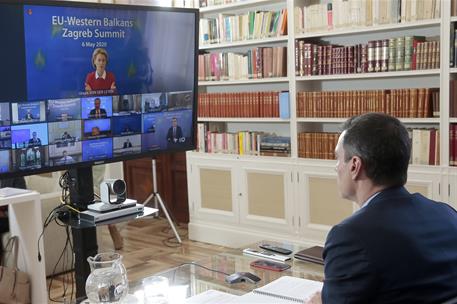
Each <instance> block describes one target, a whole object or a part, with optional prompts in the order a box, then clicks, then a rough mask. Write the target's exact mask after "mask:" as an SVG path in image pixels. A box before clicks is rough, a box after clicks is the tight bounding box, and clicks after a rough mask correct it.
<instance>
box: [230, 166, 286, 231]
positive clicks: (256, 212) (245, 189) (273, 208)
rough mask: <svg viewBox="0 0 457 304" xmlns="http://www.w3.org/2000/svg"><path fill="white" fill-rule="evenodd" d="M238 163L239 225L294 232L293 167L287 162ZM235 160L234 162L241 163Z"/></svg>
mask: <svg viewBox="0 0 457 304" xmlns="http://www.w3.org/2000/svg"><path fill="white" fill-rule="evenodd" d="M238 164H239V172H240V175H239V190H240V192H239V197H240V224H241V225H243V226H246V227H255V228H262V229H268V230H272V231H275V232H284V233H290V232H292V231H293V227H292V224H293V222H292V218H293V216H294V213H295V212H294V211H295V210H294V205H293V204H291V202H293V201H294V199H293V198H294V192H293V186H294V185H293V182H294V181H293V173H292V168H293V167H292V166H291V165H290V164H289V163H288V162H286V163H281V162H268V161H266V160H264V161H263V162H255V163H253V162H246V161H241V162H238ZM238 164H237V163H234V165H238Z"/></svg>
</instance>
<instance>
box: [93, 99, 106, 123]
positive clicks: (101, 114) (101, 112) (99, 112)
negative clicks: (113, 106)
mask: <svg viewBox="0 0 457 304" xmlns="http://www.w3.org/2000/svg"><path fill="white" fill-rule="evenodd" d="M100 105H101V100H100V98H98V97H97V98H95V99H94V108H93V109H92V110H90V112H89V118H106V110H105V109H103V108H100Z"/></svg>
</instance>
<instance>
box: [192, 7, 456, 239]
mask: <svg viewBox="0 0 457 304" xmlns="http://www.w3.org/2000/svg"><path fill="white" fill-rule="evenodd" d="M206 1H207V2H206ZM206 1H205V3H204V5H207V7H205V8H201V9H200V11H201V13H202V15H203V18H204V21H202V22H203V23H204V24H205V25H204V26H203V28H204V31H203V32H202V33H203V36H202V37H200V42H201V44H200V50H201V54H200V57H199V101H198V102H199V114H198V116H199V119H198V149H197V151H196V152H189V153H188V159H189V164H190V166H197V167H199V166H200V165H201V166H202V168H206V169H208V168H212V166H213V167H214V170H215V171H214V172H213V171H211V170H210V171H208V172H209V173H208V172H206V171H204V170H203V171H204V172H203V171H202V174H203V173H204V174H210V176H212V175H211V174H213V173H214V174H215V172H219V171H218V170H219V169H220V168H222V169H221V170H222V171H221V172H225V173H221V172H219V173H220V174H221V175H220V176H219V177H221V178H222V177H224V178H227V176H226V175H225V174H226V172H231V174H233V176H232V182H233V183H235V181H237V180H240V181H241V182H245V181H246V180H247V177H246V176H245V175H243V174H241V173H240V172H242V171H243V170H241V169H242V168H244V166H248V167H249V168H251V169H252V170H254V171H255V170H257V169H255V168H259V170H266V171H268V170H269V169H271V171H272V172H276V171H277V168H276V167H274V163H277V162H281V164H288V165H289V166H290V168H292V169H290V170H292V172H291V175H290V177H289V178H288V181H287V182H286V181H284V182H285V183H286V184H287V183H290V182H292V184H294V185H293V188H294V189H300V190H294V191H296V193H295V192H294V197H295V199H292V201H293V202H291V204H293V205H294V206H304V207H302V208H301V209H299V210H295V211H296V214H297V216H298V217H301V221H302V225H300V226H298V224H297V219H296V218H295V221H294V220H293V218H289V219H288V221H290V222H288V223H289V224H290V226H291V227H292V228H291V229H292V230H293V231H294V233H295V232H297V231H299V232H300V234H302V235H314V236H316V235H320V234H319V233H318V232H316V231H314V230H313V229H314V227H321V228H322V229H321V230H319V229H317V230H319V231H320V232H322V231H326V229H327V228H325V227H330V226H331V225H330V224H331V223H335V222H332V221H333V220H329V219H326V220H323V221H322V222H319V221H317V222H316V221H315V219H312V217H313V216H312V212H313V211H312V210H317V209H316V208H319V207H316V206H314V207H312V206H311V204H312V199H311V196H312V195H313V194H312V189H311V187H312V183H311V180H313V178H317V181H318V182H323V183H324V184H325V185H326V187H330V186H329V185H331V187H336V184H334V183H336V181H335V172H334V166H335V160H334V148H335V145H336V142H337V140H338V137H339V134H340V127H341V124H342V123H344V121H346V119H347V118H349V117H351V116H353V115H359V114H362V113H366V112H384V113H387V114H389V115H392V116H396V117H398V118H399V119H400V120H401V121H402V122H403V123H404V124H405V125H406V127H407V128H408V131H409V134H410V138H411V145H412V155H411V166H410V172H409V173H410V174H409V176H410V177H411V183H412V184H411V185H412V186H411V187H412V189H414V191H419V192H421V193H423V194H424V195H427V196H429V197H432V198H434V199H437V200H444V201H450V202H452V203H453V204H454V205H457V192H456V193H455V194H453V193H454V192H449V193H444V191H440V189H444V188H440V187H446V188H448V185H443V186H440V184H441V183H450V181H451V180H457V179H455V178H454V179H452V178H451V177H449V176H447V174H448V173H449V172H455V170H453V169H454V168H453V167H455V166H457V51H456V47H455V46H456V45H457V38H456V37H457V34H456V30H457V4H456V2H457V0H451V2H450V1H448V0H436V1H431V0H430V1H419V0H417V1H416V0H383V1H378V0H351V1H346V0H332V1H327V0H317V1H315V0H283V1H259V0H244V1H235V0H234V1H230V0H213V1H210V0H206ZM210 3H212V4H214V5H215V6H213V7H211V6H210ZM275 5H276V6H275ZM286 9H287V10H289V11H288V12H287V11H286ZM291 10H293V12H292V11H291ZM453 11H455V12H454V13H452V12H453ZM260 12H264V13H263V14H260ZM281 16H282V18H283V19H282V22H283V24H285V25H287V27H285V26H282V27H281V26H279V27H278V25H277V24H276V25H275V22H276V23H277V22H279V18H281ZM276 19H277V20H278V21H275V20H276ZM285 19H287V20H285ZM235 20H237V21H236V22H235ZM255 23H256V24H255ZM235 24H237V25H235ZM262 24H263V25H262ZM267 25H268V26H267ZM206 29H208V30H206ZM273 29H274V30H273ZM278 30H280V31H282V32H281V34H279V36H278ZM210 32H211V33H210ZM259 35H260V36H259ZM273 53H274V54H273ZM454 58H455V59H454ZM448 62H449V64H448ZM224 159H225V160H226V162H223V164H222V163H221V160H224ZM238 162H239V163H238ZM270 162H271V168H269V163H270ZM219 167H220V168H219ZM218 168H219V169H218ZM229 168H230V169H229ZM260 168H262V169H260ZM206 169H205V170H206ZM456 169H457V168H456ZM226 170H229V171H226ZM275 170H276V171H275ZM294 170H296V172H295V171H294ZM446 172H448V173H446ZM219 173H218V174H219ZM240 174H241V175H240ZM245 174H247V173H245ZM449 174H450V173H449ZM273 175H274V174H273ZM199 177H200V176H196V179H198V178H199ZM224 180H225V181H227V180H226V179H224ZM327 182H329V183H330V184H327ZM193 186H194V188H195V186H197V185H193ZM202 187H203V184H201V185H199V186H198V187H197V188H196V189H200V190H201V191H203V188H202ZM232 187H235V188H236V186H233V185H232ZM451 188H452V187H451ZM230 189H231V188H229V190H230ZM424 189H425V190H424ZM334 190H335V195H337V189H333V188H332V190H331V191H334ZM227 191H228V190H227ZM233 191H235V192H236V194H233V195H234V196H237V195H240V196H242V195H245V194H243V193H242V192H243V191H239V189H235V190H233ZM228 193H230V191H229V192H228ZM203 194H204V193H200V194H199V195H197V196H195V200H196V201H198V200H199V199H200V198H201V195H203ZM228 197H230V198H231V199H233V201H231V204H232V205H231V206H232V207H231V208H236V206H238V204H239V202H238V201H237V200H236V198H234V197H232V196H230V195H229V196H228ZM295 200H298V201H295ZM202 204H203V203H202ZM287 208H292V207H290V206H288V207H287ZM313 208H314V209H313ZM329 208H333V207H329ZM351 208H352V207H351ZM351 208H349V209H351ZM224 210H225V209H224ZM304 210H305V211H304ZM351 210H352V209H351ZM232 212H234V213H236V210H235V209H233V210H232ZM322 212H323V213H326V211H322ZM310 222H312V223H313V225H308V224H307V223H310ZM303 223H305V224H303ZM205 224H208V223H207V222H205ZM192 225H193V224H192ZM192 225H191V226H192ZM254 226H255V225H254ZM254 226H252V225H250V226H249V227H248V228H249V229H254V228H253V227H254ZM304 227H305V228H304ZM310 227H312V228H310ZM264 228H265V227H263V228H262V229H261V230H258V231H256V232H259V233H261V232H262V231H264V230H265V229H264ZM217 229H222V228H221V227H218V228H217ZM217 229H216V230H217ZM240 229H241V228H240ZM249 229H248V230H249ZM222 230H223V229H222ZM228 230H230V229H228ZM228 230H227V231H225V232H226V233H229V232H228ZM311 230H313V231H314V232H310V231H311ZM218 231H219V230H218ZM251 232H252V231H251ZM272 233H273V231H269V235H271V234H272ZM241 235H242V234H241ZM290 235H294V234H293V233H291V234H290ZM202 240H203V239H202Z"/></svg>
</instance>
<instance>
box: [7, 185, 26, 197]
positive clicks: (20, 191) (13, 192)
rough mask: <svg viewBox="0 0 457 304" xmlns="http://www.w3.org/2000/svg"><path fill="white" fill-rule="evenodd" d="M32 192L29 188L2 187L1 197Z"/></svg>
mask: <svg viewBox="0 0 457 304" xmlns="http://www.w3.org/2000/svg"><path fill="white" fill-rule="evenodd" d="M30 192H32V191H30V190H27V189H19V188H11V187H5V188H0V197H9V196H14V195H19V194H25V193H30Z"/></svg>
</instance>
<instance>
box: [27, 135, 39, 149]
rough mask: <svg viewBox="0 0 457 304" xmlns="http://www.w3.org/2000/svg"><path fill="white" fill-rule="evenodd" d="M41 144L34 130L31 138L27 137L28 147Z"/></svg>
mask: <svg viewBox="0 0 457 304" xmlns="http://www.w3.org/2000/svg"><path fill="white" fill-rule="evenodd" d="M34 146H41V139H40V138H39V137H37V134H36V132H33V133H32V138H30V139H29V147H34Z"/></svg>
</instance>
